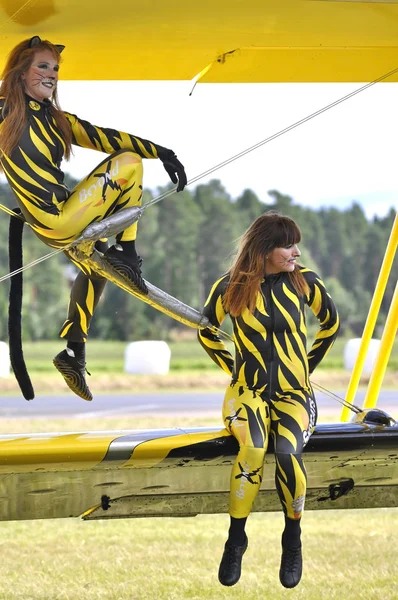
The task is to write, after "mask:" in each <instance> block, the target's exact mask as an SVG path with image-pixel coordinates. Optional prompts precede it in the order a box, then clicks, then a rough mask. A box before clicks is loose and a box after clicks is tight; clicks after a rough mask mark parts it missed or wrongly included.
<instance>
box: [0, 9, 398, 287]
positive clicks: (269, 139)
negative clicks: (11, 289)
mask: <svg viewBox="0 0 398 600" xmlns="http://www.w3.org/2000/svg"><path fill="white" fill-rule="evenodd" d="M26 4H29V2H27V3H26ZM397 72H398V67H397V68H396V69H393V70H392V71H389V72H388V73H385V74H384V75H381V77H378V78H377V79H375V80H373V81H371V82H370V83H367V84H365V85H363V86H362V87H360V88H358V89H357V90H354V91H353V92H350V93H349V94H347V95H345V96H342V97H341V98H339V99H337V100H335V101H334V102H331V103H330V104H327V105H326V106H324V107H322V108H320V109H319V110H317V111H315V112H313V113H311V114H310V115H308V116H306V117H304V118H302V119H300V120H299V121H296V122H295V123H292V124H291V125H288V126H287V127H285V128H284V129H281V130H279V131H277V132H276V133H274V134H272V135H270V136H269V137H267V138H265V139H264V140H261V141H260V142H257V143H256V144H254V145H253V146H250V147H249V148H246V149H245V150H242V152H239V153H238V154H235V155H234V156H231V157H230V158H227V159H226V160H224V161H223V162H221V163H218V164H217V165H215V166H214V167H211V168H210V169H207V170H206V171H203V173H200V174H199V175H196V176H195V177H193V178H192V179H189V180H188V182H187V185H191V184H193V183H196V182H197V181H200V180H201V179H203V177H207V176H208V175H211V174H212V173H214V172H215V171H218V170H219V169H221V168H222V167H225V166H227V165H229V164H231V163H232V162H234V161H235V160H238V159H239V158H242V157H243V156H246V154H249V153H250V152H253V151H254V150H257V149H258V148H261V147H262V146H264V145H265V144H268V143H269V142H272V141H273V140H275V139H276V138H278V137H280V136H282V135H284V134H285V133H288V132H289V131H292V130H293V129H295V128H296V127H299V126H300V125H303V124H304V123H307V121H310V120H311V119H314V118H315V117H317V116H319V115H321V114H323V113H324V112H326V111H327V110H330V109H331V108H334V107H335V106H338V105H339V104H341V103H342V102H345V101H346V100H349V99H350V98H352V97H353V96H356V95H357V94H360V93H361V92H363V91H365V90H366V89H368V88H370V87H371V86H373V85H375V84H376V83H379V82H380V81H384V80H385V79H388V78H389V77H392V75H395V73H397ZM176 189H177V186H174V187H172V188H171V189H170V190H168V191H167V192H164V193H163V194H160V195H159V196H157V197H156V198H153V200H150V201H149V202H146V203H145V204H144V205H143V206H142V207H141V208H140V209H139V210H138V211H137V218H136V219H135V220H134V221H132V223H135V222H136V221H138V219H139V218H140V217H141V215H142V214H143V212H144V210H146V209H147V208H149V207H150V206H153V205H154V204H157V203H158V202H160V201H161V200H164V199H165V198H168V197H169V196H172V195H173V194H174V193H175V192H176ZM0 210H4V211H5V212H6V213H8V214H10V213H12V215H13V216H17V215H15V213H13V211H10V209H9V208H7V207H6V206H4V205H2V204H0ZM19 218H21V217H19ZM77 243H78V241H76V242H73V243H72V244H70V245H68V246H65V247H64V248H62V249H59V250H56V251H54V252H52V253H49V254H47V255H46V256H44V257H43V258H42V259H38V260H37V261H33V262H32V263H29V264H27V265H26V266H25V267H23V270H25V269H28V268H30V267H33V266H34V265H36V264H38V263H39V262H41V261H42V260H46V259H47V258H50V257H51V256H55V255H56V254H58V253H59V252H62V251H64V250H68V249H69V248H72V247H73V246H75V245H76V244H77ZM12 275H13V274H12V273H9V274H8V275H4V276H3V277H1V278H0V283H1V282H2V281H5V280H6V279H8V278H9V277H12Z"/></svg>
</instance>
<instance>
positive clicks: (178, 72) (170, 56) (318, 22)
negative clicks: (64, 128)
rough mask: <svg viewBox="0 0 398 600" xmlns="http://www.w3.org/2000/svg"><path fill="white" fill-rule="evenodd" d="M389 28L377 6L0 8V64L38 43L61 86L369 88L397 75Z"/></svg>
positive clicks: (386, 9)
mask: <svg viewBox="0 0 398 600" xmlns="http://www.w3.org/2000/svg"><path fill="white" fill-rule="evenodd" d="M397 25H398V5H397V4H396V3H391V2H377V1H373V2H372V1H367V2H359V1H352V2H347V1H340V2H330V1H327V0H246V1H245V0H201V1H200V2H199V1H198V0H191V1H189V2H187V1H186V0H172V1H170V2H165V0H146V1H145V2H138V1H137V0H114V1H113V2H111V3H109V2H105V1H104V0H86V1H85V2H82V1H81V0H0V62H1V63H2V64H4V59H5V56H6V54H7V53H8V51H9V50H10V49H11V48H12V47H13V46H14V45H15V44H16V43H18V42H19V41H21V40H22V39H24V38H27V37H31V36H33V35H40V36H41V37H42V38H44V39H50V40H51V41H53V42H54V43H62V44H65V45H66V49H65V51H64V54H63V58H64V65H63V66H62V71H61V74H62V77H63V78H65V79H153V80H158V79H192V78H193V77H195V76H196V75H197V74H198V73H200V72H201V71H202V70H203V69H204V68H205V67H206V66H207V65H212V66H211V68H210V69H209V70H208V71H207V73H206V74H205V75H204V77H203V79H202V81H204V82H215V81H217V82H259V81H270V82H278V81H292V82H294V81H297V82H299V81H313V82H318V81H319V82H320V81H370V80H373V79H376V78H377V77H379V76H380V75H382V74H384V73H387V72H388V71H391V70H392V69H394V68H396V67H398V26H397ZM395 80H397V77H396V76H395Z"/></svg>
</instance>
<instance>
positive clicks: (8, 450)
mask: <svg viewBox="0 0 398 600" xmlns="http://www.w3.org/2000/svg"><path fill="white" fill-rule="evenodd" d="M132 435H134V437H132ZM229 435H230V434H229V433H228V432H227V430H225V429H222V430H220V431H216V432H214V431H211V432H207V431H203V432H199V433H195V435H194V436H193V437H192V434H189V433H187V432H185V431H184V430H182V429H179V428H176V429H174V430H172V431H170V430H167V431H166V435H163V434H162V431H161V430H160V431H155V432H154V431H145V430H143V431H136V432H131V431H93V432H85V433H32V434H29V435H17V434H13V435H2V436H0V475H2V474H11V473H31V472H44V471H52V470H55V471H75V470H78V471H85V470H91V469H96V468H98V469H104V468H111V467H116V466H117V467H118V468H148V467H153V466H155V465H156V464H158V463H159V462H161V461H162V460H163V459H164V458H165V457H166V456H167V454H168V453H169V452H170V449H171V448H181V447H184V446H188V445H189V444H191V443H196V444H197V443H201V442H206V441H209V440H212V439H214V438H216V437H217V438H220V437H225V436H229ZM132 448H133V449H134V452H133V453H132V450H131V449H132Z"/></svg>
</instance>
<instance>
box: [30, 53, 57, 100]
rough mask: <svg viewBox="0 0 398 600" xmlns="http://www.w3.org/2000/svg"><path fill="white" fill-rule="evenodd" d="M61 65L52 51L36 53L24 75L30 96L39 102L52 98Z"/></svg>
mask: <svg viewBox="0 0 398 600" xmlns="http://www.w3.org/2000/svg"><path fill="white" fill-rule="evenodd" d="M58 70H59V65H58V62H57V60H56V59H55V57H54V55H53V53H52V52H51V51H50V50H41V51H40V52H36V53H35V55H34V58H33V61H32V64H31V65H30V67H29V69H28V70H27V71H25V73H23V74H22V83H23V86H24V90H25V92H26V94H28V96H31V97H32V98H34V99H35V100H37V101H38V102H43V100H46V99H48V98H51V96H52V95H53V93H54V91H55V88H56V86H57V82H58Z"/></svg>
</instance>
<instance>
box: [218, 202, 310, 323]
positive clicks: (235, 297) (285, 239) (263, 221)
mask: <svg viewBox="0 0 398 600" xmlns="http://www.w3.org/2000/svg"><path fill="white" fill-rule="evenodd" d="M300 240H301V231H300V228H299V226H298V225H297V223H296V222H295V221H293V219H291V218H290V217H285V216H283V215H280V214H279V213H277V212H275V211H268V212H266V213H264V214H263V215H261V217H258V218H257V219H256V220H255V221H254V222H253V223H252V224H251V225H250V227H249V229H248V230H247V231H246V232H245V233H244V234H243V236H242V238H241V242H240V246H239V249H238V253H237V255H236V258H235V260H234V262H233V264H232V267H231V268H230V270H229V275H230V279H229V283H228V286H227V289H226V291H225V294H224V297H223V304H224V308H225V310H226V311H227V312H229V314H230V315H231V316H233V317H238V316H239V315H241V314H242V312H243V311H244V310H245V308H248V309H249V310H250V311H251V312H252V313H253V312H254V309H255V307H256V296H257V293H258V291H259V287H260V283H261V280H262V279H263V278H264V275H265V264H266V258H265V257H266V255H267V254H268V253H269V252H271V251H272V250H273V249H274V248H283V247H286V246H289V245H291V244H298V243H299V242H300ZM288 275H289V278H290V281H291V283H292V285H293V287H294V289H295V290H296V292H297V294H298V295H299V296H304V295H306V294H308V292H309V288H308V285H307V282H306V281H305V279H304V276H303V275H302V273H301V272H300V269H299V267H298V266H297V265H296V266H295V268H294V271H292V272H291V273H288Z"/></svg>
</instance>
